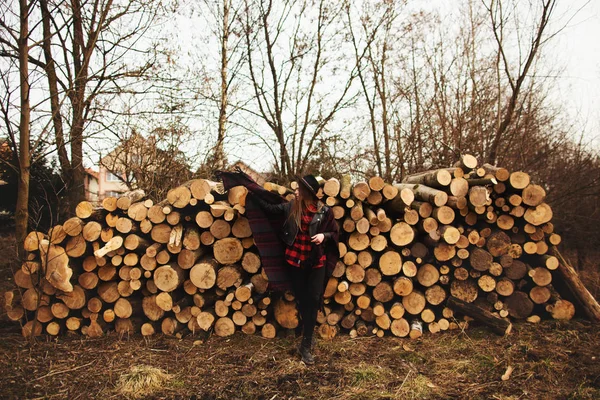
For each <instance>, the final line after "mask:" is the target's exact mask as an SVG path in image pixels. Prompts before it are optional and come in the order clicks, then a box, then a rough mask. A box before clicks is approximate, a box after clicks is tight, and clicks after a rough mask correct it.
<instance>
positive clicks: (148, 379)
mask: <svg viewBox="0 0 600 400" xmlns="http://www.w3.org/2000/svg"><path fill="white" fill-rule="evenodd" d="M171 378H172V376H171V375H169V374H167V373H166V372H164V371H163V370H162V369H159V368H155V367H151V366H148V365H135V366H133V367H131V368H130V370H129V371H128V372H126V373H124V374H122V375H121V376H120V377H119V381H118V383H117V387H116V390H117V392H118V393H119V394H121V395H123V396H125V397H127V398H133V399H140V398H145V397H147V396H149V395H152V394H153V393H156V392H158V391H160V390H162V389H164V387H165V385H166V384H167V382H168V381H169V380H171ZM180 386H182V385H180Z"/></svg>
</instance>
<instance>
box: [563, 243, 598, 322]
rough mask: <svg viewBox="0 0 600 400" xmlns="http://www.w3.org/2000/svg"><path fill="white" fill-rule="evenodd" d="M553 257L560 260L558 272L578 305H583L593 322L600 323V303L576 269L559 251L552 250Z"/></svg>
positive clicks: (584, 310)
mask: <svg viewBox="0 0 600 400" xmlns="http://www.w3.org/2000/svg"><path fill="white" fill-rule="evenodd" d="M552 255H554V256H555V257H556V258H558V260H559V265H558V269H557V271H558V273H559V275H560V277H561V279H562V280H563V282H565V283H566V286H567V287H568V288H569V291H570V292H571V293H572V294H573V296H574V297H575V299H576V301H577V303H579V304H580V305H581V307H582V309H583V312H584V313H585V315H586V316H587V317H588V318H589V320H590V321H592V322H595V323H598V322H600V305H599V304H598V301H596V299H595V298H594V297H593V296H592V295H591V294H590V292H589V291H588V290H587V288H586V287H585V286H584V285H583V283H582V282H581V280H580V279H579V276H578V275H577V272H576V271H575V269H574V268H573V267H572V266H571V264H570V263H569V262H568V261H567V260H566V259H565V258H564V257H563V256H562V254H560V252H559V251H558V249H556V248H552Z"/></svg>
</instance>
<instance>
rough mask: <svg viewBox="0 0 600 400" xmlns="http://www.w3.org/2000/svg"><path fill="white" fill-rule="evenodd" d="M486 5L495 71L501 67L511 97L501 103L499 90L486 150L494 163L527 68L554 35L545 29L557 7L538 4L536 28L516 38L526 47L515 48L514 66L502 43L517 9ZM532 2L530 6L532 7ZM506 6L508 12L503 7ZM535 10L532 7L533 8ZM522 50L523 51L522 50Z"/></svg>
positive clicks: (550, 1) (552, 0)
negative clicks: (494, 124) (495, 52)
mask: <svg viewBox="0 0 600 400" xmlns="http://www.w3.org/2000/svg"><path fill="white" fill-rule="evenodd" d="M483 4H484V5H485V7H486V9H487V11H488V14H489V18H490V22H491V24H492V32H493V34H494V39H495V41H496V44H497V49H498V60H499V61H498V66H497V68H498V74H500V70H502V71H503V73H504V79H506V80H507V81H508V85H509V86H510V92H509V93H510V96H509V98H508V100H507V102H506V104H505V105H503V104H502V100H501V95H502V94H501V93H500V92H499V93H498V103H499V104H498V119H497V121H498V122H497V127H496V130H495V132H494V136H493V139H492V143H491V145H490V147H489V149H488V152H487V157H486V158H487V161H488V162H489V163H492V164H495V163H496V159H497V157H498V150H499V148H500V146H501V144H502V140H503V139H504V136H505V134H506V132H507V130H508V128H509V126H510V124H511V122H512V120H513V118H514V115H515V110H516V108H517V107H518V101H519V97H520V96H521V91H522V90H523V85H524V83H525V80H526V79H527V78H528V74H529V72H530V69H531V67H532V65H533V63H534V61H535V59H536V56H537V55H538V52H539V50H540V48H541V47H542V45H543V44H544V43H545V42H546V41H547V40H548V38H549V37H551V36H553V35H548V34H547V32H546V30H547V27H548V23H549V22H550V19H551V17H552V13H553V12H554V9H555V6H556V0H543V1H542V2H541V6H540V10H539V12H540V15H539V17H538V19H537V21H536V27H535V30H534V32H533V34H532V35H531V38H529V40H527V39H522V38H519V43H521V40H524V41H525V42H526V45H525V48H524V49H521V48H520V46H519V49H518V54H517V56H518V62H517V65H516V67H515V66H514V65H513V63H511V62H510V54H509V51H508V49H507V46H506V44H505V41H504V38H505V30H506V27H507V24H508V21H509V19H510V18H516V15H515V14H516V13H517V12H518V10H517V9H516V8H517V5H516V4H510V2H509V6H508V7H506V5H505V3H504V2H503V1H502V0H491V1H490V2H489V4H488V3H486V2H485V1H484V2H483ZM533 7H534V6H533V4H532V8H533ZM507 8H508V9H509V12H507V11H506V9H507ZM532 11H535V10H532ZM522 50H524V54H523V53H521V51H522Z"/></svg>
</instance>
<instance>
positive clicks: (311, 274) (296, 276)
mask: <svg viewBox="0 0 600 400" xmlns="http://www.w3.org/2000/svg"><path fill="white" fill-rule="evenodd" d="M297 182H298V188H297V189H296V191H295V195H296V197H295V199H293V200H292V201H290V202H289V203H283V204H269V203H267V202H265V201H263V200H260V199H259V200H258V204H259V205H260V207H261V208H262V209H263V210H265V211H266V212H268V213H273V214H283V215H284V219H285V221H284V223H283V228H282V232H281V233H282V240H283V242H284V243H285V246H286V248H285V261H286V263H287V270H288V273H289V276H290V280H291V284H292V288H293V290H294V294H295V296H296V299H297V302H298V308H299V311H300V316H301V317H302V323H303V328H302V342H301V344H300V346H299V347H298V352H299V353H300V356H301V357H302V361H304V363H306V364H313V363H314V357H313V355H312V344H313V338H314V328H315V325H316V321H317V312H318V310H319V307H320V305H321V301H322V294H323V288H324V282H325V278H326V276H327V268H326V261H327V253H328V252H327V251H326V247H328V246H329V247H330V248H331V247H333V246H335V250H336V251H337V240H338V226H337V223H336V222H335V219H334V217H333V212H332V211H331V209H330V208H329V207H327V206H325V205H324V204H323V203H322V202H320V201H319V199H318V197H317V191H318V189H319V183H318V181H317V179H316V178H315V177H314V176H312V175H306V176H304V177H301V178H300V177H299V178H298V180H297Z"/></svg>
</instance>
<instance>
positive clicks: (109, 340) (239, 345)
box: [0, 321, 600, 400]
mask: <svg viewBox="0 0 600 400" xmlns="http://www.w3.org/2000/svg"><path fill="white" fill-rule="evenodd" d="M297 341H298V339H295V338H278V339H275V340H265V339H262V338H260V337H258V336H245V335H243V334H239V333H238V334H236V335H234V336H232V337H231V338H216V337H211V338H210V339H208V340H207V341H206V342H205V343H199V342H197V341H195V339H194V338H184V339H182V340H179V339H172V338H166V337H162V336H157V337H155V338H152V339H149V340H146V339H144V338H141V337H138V336H136V337H131V338H128V339H127V338H125V339H122V340H119V338H117V337H115V336H108V337H105V338H102V339H85V338H81V337H61V338H59V339H57V340H45V339H43V340H39V341H38V342H37V343H35V344H29V343H27V342H24V341H23V339H22V338H21V337H20V336H18V335H16V334H10V333H3V334H1V335H0V398H8V399H13V398H14V399H24V398H28V399H29V398H46V399H88V398H102V399H105V398H117V399H120V398H126V396H124V395H122V394H120V393H119V391H118V381H119V377H120V376H121V375H123V374H124V373H126V372H128V371H129V369H130V368H131V367H132V366H139V365H150V366H153V367H158V368H161V369H163V370H165V371H166V372H168V373H169V374H171V379H170V380H169V381H167V382H166V383H165V384H163V386H162V388H160V389H158V390H157V391H156V392H155V393H154V394H153V395H150V396H146V397H145V398H169V399H171V398H174V399H234V398H236V399H265V400H270V399H273V400H274V399H437V398H441V399H443V398H461V399H519V398H525V399H566V398H573V399H598V398H600V332H598V329H597V327H594V326H592V325H590V324H589V323H587V322H584V321H571V322H570V323H558V322H544V323H542V324H540V325H529V324H519V325H517V326H516V329H515V332H514V333H513V334H512V335H511V336H510V337H508V338H499V337H497V336H494V335H492V334H490V333H489V332H488V331H486V330H484V329H481V328H471V329H468V330H467V331H465V332H456V331H455V332H446V333H443V334H438V335H426V336H424V337H423V338H422V339H421V340H418V341H410V340H406V339H397V338H391V337H390V338H387V337H386V338H384V339H377V338H360V339H354V340H352V339H350V338H349V337H348V336H344V335H342V336H340V337H337V338H336V339H335V340H333V341H332V342H320V343H319V346H318V349H317V351H316V354H317V364H316V365H315V366H313V367H306V366H305V365H304V364H302V363H301V362H300V361H299V360H298V358H297V357H296V356H295V355H294V353H293V350H292V349H293V348H294V345H295V344H296V343H297ZM508 365H511V366H513V367H514V372H513V373H512V376H511V377H510V379H509V380H508V381H502V380H501V379H500V378H501V376H502V374H503V373H504V372H505V370H506V367H507V366H508Z"/></svg>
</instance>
